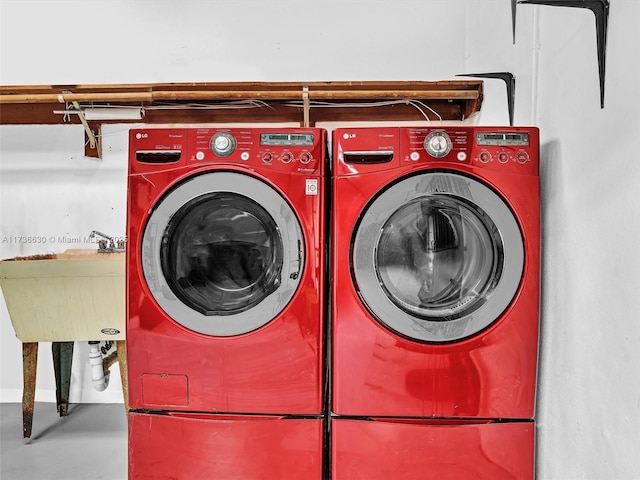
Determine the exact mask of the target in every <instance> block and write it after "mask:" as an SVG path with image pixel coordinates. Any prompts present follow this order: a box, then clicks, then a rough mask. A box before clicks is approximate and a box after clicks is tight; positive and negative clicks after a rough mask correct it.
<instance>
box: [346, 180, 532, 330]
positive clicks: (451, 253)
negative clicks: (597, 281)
mask: <svg viewBox="0 0 640 480" xmlns="http://www.w3.org/2000/svg"><path fill="white" fill-rule="evenodd" d="M352 242H353V251H352V265H351V267H352V272H353V277H354V280H355V284H356V288H357V289H358V291H359V294H360V297H361V298H362V300H363V302H364V304H365V305H366V306H367V307H368V308H369V310H370V311H371V313H372V314H373V315H374V316H375V318H376V319H377V320H378V321H379V322H380V323H381V324H383V325H384V326H386V327H387V328H389V329H391V330H393V331H395V332H397V333H399V334H401V335H403V336H406V337H409V338H411V339H415V340H418V341H423V342H452V341H455V340H460V339H463V338H467V337H470V336H472V335H474V334H476V333H478V332H480V331H482V330H483V329H485V328H487V327H488V326H489V325H491V324H492V323H493V322H494V321H496V320H497V319H499V318H500V316H501V314H502V313H503V312H504V311H505V309H506V308H507V307H508V306H509V304H510V303H511V301H512V299H513V298H514V296H515V294H516V292H517V290H518V287H519V285H520V281H521V278H522V272H523V268H524V246H523V240H522V234H521V231H520V228H519V226H518V222H517V221H516V219H515V217H514V215H513V213H512V212H511V210H510V209H509V207H508V206H507V204H506V203H505V201H504V200H503V199H502V198H501V197H500V196H498V195H497V194H496V193H495V192H494V191H493V190H492V189H491V188H489V187H488V186H486V185H485V184H483V183H481V182H479V181H477V180H474V179H473V178H470V177H466V176H463V175H461V174H458V173H451V172H428V173H422V174H419V175H415V176H411V177H408V178H404V179H402V180H400V181H398V182H397V183H395V184H393V185H391V186H390V187H389V188H387V189H385V190H384V191H383V192H381V193H380V194H379V195H378V196H377V197H376V198H375V199H374V200H373V201H372V202H371V203H370V204H369V205H368V207H367V208H366V209H365V211H364V212H363V213H362V215H361V217H360V219H359V222H358V225H357V227H356V230H355V233H354V237H353V239H352Z"/></svg>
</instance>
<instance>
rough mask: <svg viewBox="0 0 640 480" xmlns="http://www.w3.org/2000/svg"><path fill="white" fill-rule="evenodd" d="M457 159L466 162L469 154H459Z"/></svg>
mask: <svg viewBox="0 0 640 480" xmlns="http://www.w3.org/2000/svg"><path fill="white" fill-rule="evenodd" d="M457 158H458V160H460V161H461V162H464V161H465V160H466V159H467V154H466V153H465V152H458V155H457Z"/></svg>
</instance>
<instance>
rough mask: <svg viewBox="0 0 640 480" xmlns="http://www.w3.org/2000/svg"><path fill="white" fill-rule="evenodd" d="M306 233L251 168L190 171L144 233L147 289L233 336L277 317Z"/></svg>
mask: <svg viewBox="0 0 640 480" xmlns="http://www.w3.org/2000/svg"><path fill="white" fill-rule="evenodd" d="M303 248H304V247H303V236H302V230H301V227H300V223H299V221H298V219H297V217H296V215H295V214H294V212H293V210H292V208H291V206H290V205H289V203H288V202H287V201H286V200H285V199H284V198H283V197H282V196H281V195H280V194H279V193H278V192H277V191H276V190H275V189H273V188H272V187H270V186H269V185H267V184H266V183H264V182H262V181H261V180H258V179H256V178H254V177H251V176H249V175H244V174H240V173H234V172H211V173H206V174H202V175H199V176H195V177H193V178H191V179H189V180H187V181H186V182H184V183H181V184H180V185H179V186H178V187H176V188H175V189H173V190H172V191H171V192H170V193H169V194H168V195H166V196H165V197H164V198H163V199H162V200H161V201H160V202H159V203H158V205H157V206H156V207H155V209H154V210H153V212H152V213H151V216H150V217H149V220H148V222H147V225H146V227H145V230H144V235H143V239H142V251H141V258H142V267H143V272H144V277H145V280H146V282H147V285H148V287H149V290H150V291H151V294H152V295H153V297H154V298H155V300H156V301H157V302H158V304H159V305H160V307H161V308H162V309H163V310H164V311H165V312H166V313H167V315H169V316H170V317H171V318H172V319H173V320H175V321H176V322H178V323H179V324H181V325H182V326H184V327H186V328H188V329H190V330H194V331H196V332H199V333H204V334H207V335H215V336H231V335H239V334H242V333H246V332H250V331H252V330H255V329H256V328H259V327H261V326H263V325H265V324H267V323H268V322H270V321H271V320H272V319H274V318H275V317H276V316H277V315H278V314H279V313H280V312H282V310H283V309H284V308H285V307H286V306H287V304H288V303H289V301H290V300H291V299H292V297H293V295H294V294H295V291H296V289H297V287H298V284H299V282H300V276H301V275H302V269H303V259H304V251H303Z"/></svg>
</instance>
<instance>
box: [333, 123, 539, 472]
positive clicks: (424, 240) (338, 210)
mask: <svg viewBox="0 0 640 480" xmlns="http://www.w3.org/2000/svg"><path fill="white" fill-rule="evenodd" d="M333 152H334V155H333V164H332V165H333V172H332V174H333V178H332V191H333V194H332V196H333V201H332V205H333V221H332V224H333V233H332V243H333V252H332V257H333V259H332V275H333V283H332V292H331V296H332V300H331V304H332V308H331V310H332V311H331V318H332V320H331V322H332V323H331V326H332V335H331V341H332V412H333V413H332V420H331V442H332V443H331V445H332V447H331V454H332V469H333V470H332V475H333V478H335V479H340V480H341V479H345V478H366V479H368V480H375V479H387V478H394V479H403V478H418V476H420V478H426V479H431V478H433V479H443V478H448V479H458V478H459V479H468V478H491V479H494V480H495V479H503V478H504V479H507V478H509V479H511V478H518V479H525V478H528V479H530V478H533V472H534V434H535V424H534V421H533V418H534V404H535V392H536V374H537V354H538V331H539V291H540V280H539V277H540V267H539V265H540V198H539V176H538V163H539V161H538V156H539V132H538V129H537V128H518V127H466V126H446V127H444V126H441V127H420V128H417V127H416V128H412V127H391V128H343V129H338V130H335V131H334V133H333Z"/></svg>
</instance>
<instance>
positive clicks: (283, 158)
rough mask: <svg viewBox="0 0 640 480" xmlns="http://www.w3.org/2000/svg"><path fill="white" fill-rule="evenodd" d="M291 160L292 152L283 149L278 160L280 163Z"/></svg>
mask: <svg viewBox="0 0 640 480" xmlns="http://www.w3.org/2000/svg"><path fill="white" fill-rule="evenodd" d="M291 160H293V154H292V153H291V152H290V151H289V150H285V151H284V152H282V153H281V154H280V161H281V162H282V163H289V162H291Z"/></svg>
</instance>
